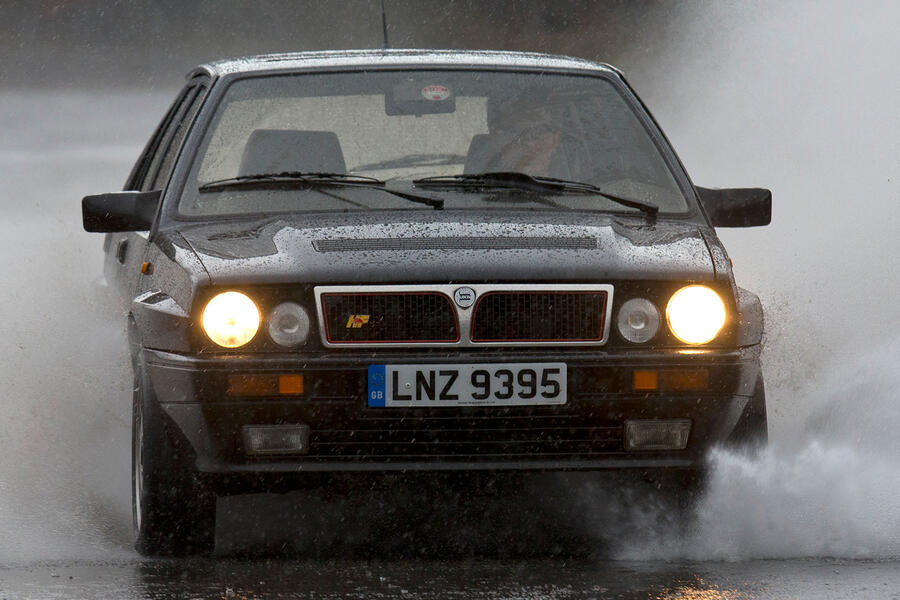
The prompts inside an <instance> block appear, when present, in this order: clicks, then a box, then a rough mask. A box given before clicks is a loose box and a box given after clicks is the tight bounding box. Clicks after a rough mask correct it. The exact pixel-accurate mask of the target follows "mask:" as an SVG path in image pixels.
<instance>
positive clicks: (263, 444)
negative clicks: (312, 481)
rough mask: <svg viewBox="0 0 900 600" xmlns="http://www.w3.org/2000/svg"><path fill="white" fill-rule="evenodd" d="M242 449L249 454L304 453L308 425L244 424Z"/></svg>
mask: <svg viewBox="0 0 900 600" xmlns="http://www.w3.org/2000/svg"><path fill="white" fill-rule="evenodd" d="M243 435H244V451H245V452H246V453H247V454H250V455H256V456H258V455H265V454H306V453H307V452H309V426H308V425H244V428H243Z"/></svg>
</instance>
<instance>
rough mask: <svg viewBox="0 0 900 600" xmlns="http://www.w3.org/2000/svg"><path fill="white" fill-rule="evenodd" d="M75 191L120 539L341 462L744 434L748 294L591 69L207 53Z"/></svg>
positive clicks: (705, 225)
mask: <svg viewBox="0 0 900 600" xmlns="http://www.w3.org/2000/svg"><path fill="white" fill-rule="evenodd" d="M125 190H126V191H123V192H114V193H108V194H101V195H96V196H88V197H86V198H85V199H84V200H83V214H84V227H85V229H87V230H88V231H97V232H105V233H106V234H107V235H106V240H105V243H104V249H105V255H106V264H105V276H106V279H107V281H108V282H109V284H110V287H111V288H112V289H114V290H115V291H116V293H117V294H118V296H119V297H120V299H121V302H122V307H123V313H124V314H127V323H128V325H127V326H128V333H129V350H130V353H131V358H132V361H133V365H134V389H135V392H134V406H133V411H134V412H133V414H134V419H133V461H132V462H133V480H134V485H133V491H134V525H135V531H136V535H137V547H138V549H139V550H140V551H142V552H144V553H150V554H156V553H183V552H199V551H208V550H210V549H211V548H212V545H213V531H214V524H215V503H216V496H217V494H218V495H222V494H227V493H235V492H240V491H243V490H247V489H250V486H251V485H252V486H253V489H259V486H262V487H263V488H266V487H267V486H268V487H270V488H274V487H279V488H280V487H290V486H294V485H304V484H305V483H307V482H309V481H312V480H314V479H316V478H321V479H322V480H323V481H327V478H326V477H325V474H329V475H331V476H333V474H336V473H343V474H345V475H343V476H342V478H346V477H348V475H346V474H347V473H352V472H355V473H357V474H359V473H361V472H370V473H371V472H375V473H384V472H388V471H393V472H407V473H408V472H413V471H416V472H422V471H427V472H436V471H465V472H468V473H472V472H476V471H478V472H482V473H493V474H499V472H502V471H515V470H518V471H522V470H602V469H614V470H625V469H627V470H630V471H634V472H639V473H642V474H643V475H642V476H644V477H652V476H653V474H654V473H675V472H677V473H684V474H685V475H688V474H692V473H697V472H698V471H701V470H702V468H703V464H704V455H705V454H706V452H707V450H708V449H709V448H710V447H711V446H712V445H715V444H737V443H741V444H747V443H760V442H763V441H765V439H766V407H765V397H764V392H763V384H762V379H761V377H760V364H759V352H760V341H761V336H762V310H761V307H760V303H759V300H758V299H757V297H756V296H754V295H753V294H751V293H749V292H747V291H745V290H743V289H741V288H739V287H737V286H736V285H735V281H734V278H733V275H732V268H731V265H730V261H729V258H728V255H727V254H726V252H725V250H724V248H723V247H722V244H721V243H720V241H719V239H718V237H717V236H716V232H715V230H714V227H719V226H722V227H744V226H753V225H764V224H767V223H768V222H769V219H770V211H771V194H770V193H769V192H768V191H767V190H762V189H728V190H714V189H705V188H700V187H696V186H695V185H694V184H693V183H692V182H691V180H690V179H689V178H688V175H687V173H686V172H685V170H684V168H683V167H682V165H681V163H680V162H679V160H678V157H677V156H676V155H675V153H674V152H673V150H672V148H671V147H670V145H669V143H668V141H667V140H666V138H665V137H664V135H663V134H662V132H661V131H660V129H659V128H658V126H657V124H656V123H655V122H654V120H653V118H652V117H651V116H650V114H649V113H648V112H647V110H646V109H645V107H644V106H643V105H642V104H641V102H640V100H638V98H637V97H636V96H635V94H634V92H633V91H632V89H631V88H630V87H629V86H628V84H627V83H626V82H625V80H624V79H623V77H622V75H621V74H620V73H619V72H618V71H617V70H615V69H613V68H611V67H609V66H607V65H603V64H596V63H592V62H587V61H584V60H578V59H571V58H564V57H558V56H547V55H539V54H517V53H502V52H472V53H470V52H466V53H463V52H441V51H391V50H385V51H351V52H323V53H302V54H285V55H271V56H260V57H255V58H246V59H239V60H229V61H222V62H216V63H213V64H209V65H204V66H201V67H199V68H197V69H196V70H194V71H193V72H191V73H190V75H189V76H188V78H187V85H186V86H185V87H184V89H183V90H182V91H181V92H180V93H179V94H178V96H177V98H176V99H175V102H174V103H173V104H172V106H171V108H170V109H169V111H168V113H167V114H166V115H165V118H164V119H163V120H162V123H161V124H160V125H159V128H158V129H157V130H156V132H155V133H154V134H153V136H152V138H151V139H150V141H149V143H148V144H147V146H146V148H145V150H144V151H143V154H142V155H141V156H140V158H139V159H138V161H137V164H136V165H135V167H134V169H133V171H132V173H131V175H130V177H129V178H128V181H127V183H126V184H125Z"/></svg>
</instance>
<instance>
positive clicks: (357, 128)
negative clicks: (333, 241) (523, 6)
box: [179, 70, 688, 216]
mask: <svg viewBox="0 0 900 600" xmlns="http://www.w3.org/2000/svg"><path fill="white" fill-rule="evenodd" d="M480 173H517V174H525V175H529V176H532V177H545V178H546V177H549V178H556V179H561V180H566V181H575V182H583V183H589V184H592V185H594V186H597V189H598V190H600V191H602V192H605V193H607V194H612V195H615V196H618V197H622V198H627V199H631V200H634V201H636V202H640V203H644V204H650V205H652V206H653V207H658V208H659V210H660V212H663V213H682V212H685V211H687V210H688V204H687V201H686V200H685V196H684V194H683V193H682V191H681V189H680V188H679V186H678V184H677V183H676V180H675V177H674V176H673V174H672V171H671V169H670V168H669V166H668V164H667V162H666V160H665V159H664V157H663V155H662V153H661V152H660V150H659V148H658V147H657V145H656V143H655V142H654V141H653V138H652V137H651V136H650V134H649V132H648V130H647V128H646V127H645V126H644V124H642V122H641V120H640V119H639V118H638V116H637V115H636V114H635V111H634V109H633V108H632V106H631V105H629V103H628V102H627V101H626V99H625V98H624V97H623V95H622V93H621V92H620V91H619V89H618V88H617V87H616V86H615V85H614V84H613V83H612V82H611V81H610V80H608V79H606V78H604V77H599V76H579V75H566V74H548V73H531V72H498V71H471V70H470V71H462V70H434V71H428V70H412V71H410V70H405V71H370V72H362V71H357V72H347V73H329V74H292V75H278V76H263V77H252V78H246V79H239V80H237V81H235V82H233V83H232V84H231V85H230V86H229V87H228V89H227V91H226V92H225V94H224V96H223V98H222V100H221V101H220V102H219V104H218V107H217V110H216V113H215V115H214V116H213V118H212V122H211V126H210V127H209V128H208V129H207V130H206V132H205V134H204V138H203V140H202V141H201V143H200V145H199V151H198V153H197V155H196V157H195V159H194V162H193V164H192V167H191V170H190V173H189V176H188V181H187V184H186V187H185V189H184V193H183V195H182V197H181V200H180V205H179V212H180V213H181V214H182V215H185V216H214V215H233V214H256V213H272V212H303V211H335V210H340V211H347V210H397V209H417V210H433V209H434V207H435V206H436V205H435V204H434V203H432V204H429V203H427V202H426V203H422V202H418V203H417V202H411V201H410V200H409V199H408V198H404V197H403V196H401V195H397V194H391V193H384V190H376V189H374V186H375V185H378V182H371V183H372V185H363V184H360V182H358V181H357V182H354V184H353V185H351V184H349V183H348V181H347V178H339V177H334V176H333V175H334V174H351V175H355V176H366V177H372V178H376V179H378V180H380V181H383V182H385V184H386V187H387V188H388V189H391V190H399V191H404V192H407V193H416V194H418V195H420V196H428V197H431V198H435V197H439V198H440V199H441V201H442V202H441V206H442V207H443V208H444V209H447V210H452V209H473V208H475V209H489V208H498V209H507V210H508V209H509V208H510V206H511V205H513V204H514V205H516V206H517V207H523V208H528V209H533V210H605V211H621V212H635V209H634V208H631V207H628V206H625V205H622V204H621V203H616V202H614V201H612V200H610V199H609V198H604V197H603V196H602V195H599V194H592V193H589V192H588V191H585V190H581V191H579V192H578V193H573V191H572V190H571V189H570V190H567V191H566V190H562V189H561V188H560V189H559V190H555V191H554V190H553V189H551V188H549V187H547V189H542V188H535V187H534V186H531V187H530V188H529V187H528V186H522V185H521V184H520V180H519V179H517V178H515V177H513V178H510V177H507V178H502V177H501V178H498V177H491V178H488V179H487V180H484V181H483V182H482V183H476V184H474V185H473V182H472V181H471V180H468V181H465V182H461V181H452V180H448V181H445V182H442V183H441V184H440V185H435V183H434V182H431V183H430V184H429V185H427V186H426V185H424V184H419V185H418V186H417V185H416V183H415V180H421V179H423V178H428V177H439V176H449V175H460V174H480ZM278 174H281V177H277V178H265V177H260V176H265V175H278ZM301 174H307V176H305V177H300V175H301ZM308 174H330V176H329V177H327V178H325V179H322V178H318V179H316V180H314V181H311V180H310V179H309V177H308ZM292 177H293V179H294V180H293V181H292ZM210 184H214V185H210ZM548 197H552V201H550V202H548V201H547V198H548Z"/></svg>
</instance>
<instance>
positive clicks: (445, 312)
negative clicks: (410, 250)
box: [322, 292, 459, 344]
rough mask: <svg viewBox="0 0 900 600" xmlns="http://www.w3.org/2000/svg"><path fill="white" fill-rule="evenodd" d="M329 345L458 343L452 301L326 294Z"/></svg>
mask: <svg viewBox="0 0 900 600" xmlns="http://www.w3.org/2000/svg"><path fill="white" fill-rule="evenodd" d="M322 304H323V306H324V309H325V321H326V324H327V332H328V341H329V342H331V343H346V344H352V343H368V342H385V343H391V342H455V341H457V340H458V339H459V329H458V327H457V323H456V314H455V312H454V310H453V306H452V305H451V303H450V299H449V298H447V297H446V296H444V295H443V294H439V293H437V292H425V293H390V292H387V293H357V294H353V293H348V294H323V295H322Z"/></svg>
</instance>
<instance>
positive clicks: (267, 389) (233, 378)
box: [227, 374, 303, 397]
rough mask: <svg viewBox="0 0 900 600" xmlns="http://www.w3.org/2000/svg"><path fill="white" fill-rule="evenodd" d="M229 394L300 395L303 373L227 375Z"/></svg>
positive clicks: (301, 392)
mask: <svg viewBox="0 0 900 600" xmlns="http://www.w3.org/2000/svg"><path fill="white" fill-rule="evenodd" d="M227 393H228V395H229V396H250V397H254V396H256V397H259V396H300V395H302V394H303V375H296V374H292V375H229V376H228V391H227Z"/></svg>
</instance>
